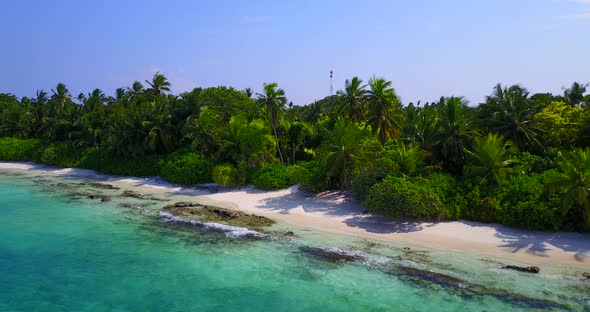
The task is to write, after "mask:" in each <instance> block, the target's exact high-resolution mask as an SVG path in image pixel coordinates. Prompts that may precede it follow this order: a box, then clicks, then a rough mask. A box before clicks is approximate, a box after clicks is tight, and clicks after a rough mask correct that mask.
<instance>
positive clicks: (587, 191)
mask: <svg viewBox="0 0 590 312" xmlns="http://www.w3.org/2000/svg"><path fill="white" fill-rule="evenodd" d="M559 158H560V160H559V161H558V163H557V164H558V165H559V168H560V169H561V171H562V172H563V173H564V175H562V176H555V177H553V178H552V179H551V180H549V182H548V183H547V187H548V189H549V190H551V191H554V192H555V191H559V190H563V191H564V192H563V193H562V197H561V208H562V210H561V212H562V215H563V216H565V215H566V214H567V213H568V212H569V211H570V210H571V209H572V208H575V209H577V210H579V213H580V214H581V216H582V221H584V223H585V225H586V226H587V227H590V148H589V147H587V148H586V149H585V150H583V149H577V150H575V151H573V152H570V153H568V154H565V155H563V154H561V153H560V154H559Z"/></svg>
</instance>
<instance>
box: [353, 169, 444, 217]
mask: <svg viewBox="0 0 590 312" xmlns="http://www.w3.org/2000/svg"><path fill="white" fill-rule="evenodd" d="M364 204H365V207H367V209H368V210H369V211H371V212H374V213H379V214H383V215H385V216H388V217H395V218H405V217H408V218H418V219H436V220H439V219H441V218H442V217H443V216H444V207H443V204H442V202H441V200H440V198H439V197H438V195H437V194H436V193H435V192H433V190H432V188H431V187H430V186H429V185H428V184H427V183H423V182H419V181H418V182H410V181H406V180H404V179H402V178H399V177H393V176H388V177H387V178H385V179H384V180H383V181H382V182H379V183H377V184H375V185H373V186H372V187H371V188H370V189H369V195H368V196H367V200H366V201H365V203H364Z"/></svg>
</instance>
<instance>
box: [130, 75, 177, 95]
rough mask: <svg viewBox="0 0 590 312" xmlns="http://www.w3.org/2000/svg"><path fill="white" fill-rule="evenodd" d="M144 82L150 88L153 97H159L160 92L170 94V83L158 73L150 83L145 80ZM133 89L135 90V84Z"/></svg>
mask: <svg viewBox="0 0 590 312" xmlns="http://www.w3.org/2000/svg"><path fill="white" fill-rule="evenodd" d="M145 82H146V83H147V84H148V85H149V86H150V90H152V92H154V94H155V95H160V94H161V93H162V91H167V92H170V82H169V81H168V78H166V76H164V75H163V74H161V73H160V72H157V73H155V74H154V77H152V81H148V80H146V81H145ZM133 87H134V89H135V83H134V84H133Z"/></svg>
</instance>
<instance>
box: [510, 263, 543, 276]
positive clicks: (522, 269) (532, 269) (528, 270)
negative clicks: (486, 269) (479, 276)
mask: <svg viewBox="0 0 590 312" xmlns="http://www.w3.org/2000/svg"><path fill="white" fill-rule="evenodd" d="M502 269H505V270H514V271H519V272H524V273H535V274H536V273H539V272H541V269H540V268H539V267H536V266H529V267H523V266H518V265H505V266H503V267H502Z"/></svg>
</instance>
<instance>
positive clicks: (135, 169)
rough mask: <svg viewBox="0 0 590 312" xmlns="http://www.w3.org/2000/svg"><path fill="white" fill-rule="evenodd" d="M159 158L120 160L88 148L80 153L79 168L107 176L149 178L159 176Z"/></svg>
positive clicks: (102, 150)
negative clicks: (106, 174)
mask: <svg viewBox="0 0 590 312" xmlns="http://www.w3.org/2000/svg"><path fill="white" fill-rule="evenodd" d="M161 157H162V156H160V155H150V156H142V157H137V158H121V157H117V156H115V154H114V153H113V152H112V151H110V150H108V149H104V148H95V147H90V148H87V149H85V150H84V151H82V157H81V159H80V163H79V166H80V168H85V169H93V170H96V171H98V172H102V173H108V174H115V175H124V176H136V177H150V176H157V175H159V174H160V159H161Z"/></svg>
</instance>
